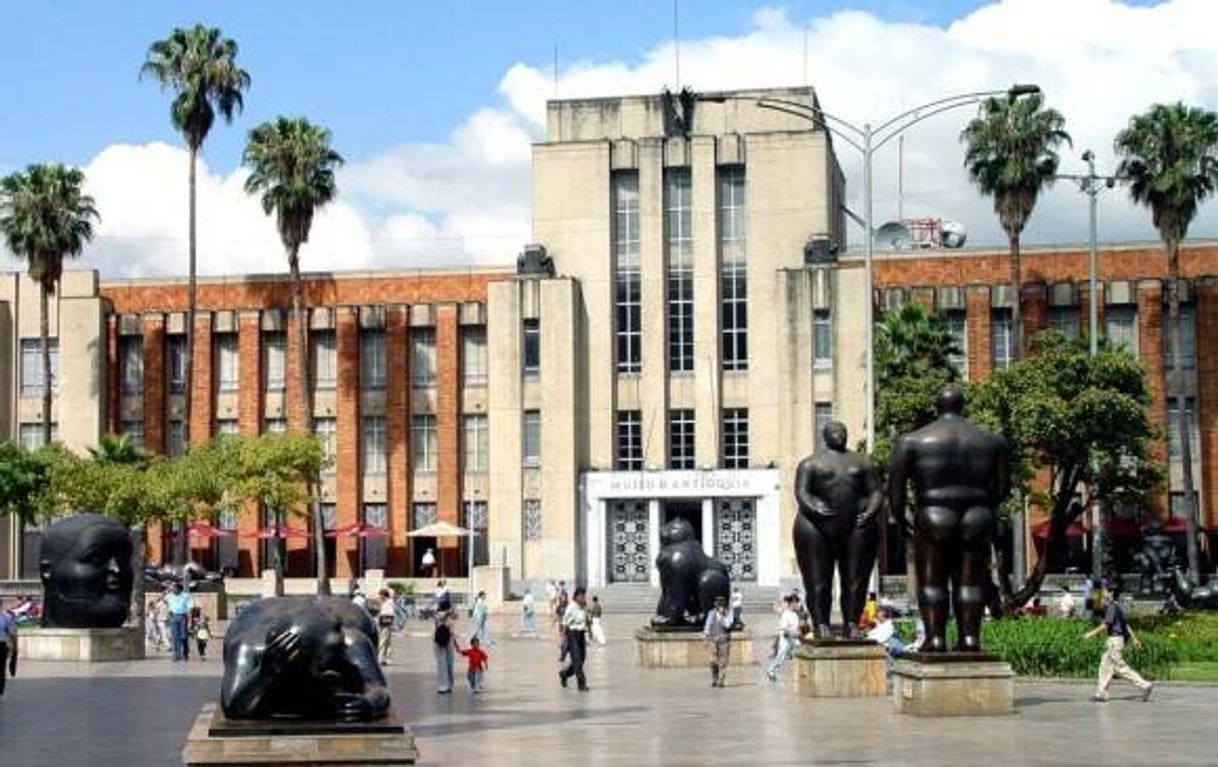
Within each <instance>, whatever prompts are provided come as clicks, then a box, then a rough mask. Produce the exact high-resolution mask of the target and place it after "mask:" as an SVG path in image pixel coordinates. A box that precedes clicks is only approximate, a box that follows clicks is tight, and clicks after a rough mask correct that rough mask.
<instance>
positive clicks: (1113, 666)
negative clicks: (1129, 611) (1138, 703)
mask: <svg viewBox="0 0 1218 767" xmlns="http://www.w3.org/2000/svg"><path fill="white" fill-rule="evenodd" d="M1103 599H1104V618H1103V620H1101V621H1100V625H1098V626H1096V627H1095V628H1093V629H1091V630H1090V631H1088V632H1087V633H1085V634H1083V638H1084V639H1091V638H1093V637H1096V636H1098V635H1100V634H1102V633H1107V634H1108V643H1107V645H1106V646H1105V647H1104V655H1103V657H1102V658H1100V676H1099V679H1097V680H1096V685H1095V695H1094V696H1092V698H1091V699H1092V700H1094V701H1095V702H1096V703H1106V702H1107V701H1108V685H1110V684H1112V677H1113V676H1114V675H1115V676H1119V677H1120V678H1122V679H1124V680H1125V681H1127V682H1130V683H1131V684H1134V685H1136V686H1137V688H1138V689H1139V690H1141V691H1142V700H1150V693H1151V690H1153V689H1154V687H1155V686H1154V685H1153V684H1152V683H1150V682H1148V681H1146V680H1145V679H1143V678H1142V677H1141V676H1140V675H1139V674H1138V672H1136V671H1134V670H1133V669H1132V668H1130V667H1129V664H1128V663H1126V662H1125V637H1129V640H1130V641H1131V642H1133V646H1134V647H1137V648H1138V649H1141V648H1142V642H1141V641H1140V640H1139V639H1138V635H1137V634H1135V633H1133V629H1132V628H1131V627H1130V626H1129V622H1128V621H1126V620H1125V611H1124V609H1122V608H1121V605H1120V603H1119V602H1118V601H1117V598H1116V594H1114V593H1113V592H1112V588H1111V587H1110V586H1109V585H1108V584H1104V596H1103Z"/></svg>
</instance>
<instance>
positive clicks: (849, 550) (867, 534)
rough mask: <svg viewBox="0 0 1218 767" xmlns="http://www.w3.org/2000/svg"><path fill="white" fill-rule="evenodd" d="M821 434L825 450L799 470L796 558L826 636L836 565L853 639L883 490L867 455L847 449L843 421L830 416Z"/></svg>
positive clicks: (846, 627) (846, 629) (847, 632)
mask: <svg viewBox="0 0 1218 767" xmlns="http://www.w3.org/2000/svg"><path fill="white" fill-rule="evenodd" d="M822 434H823V436H824V440H825V447H826V448H827V450H825V451H824V452H818V453H816V454H814V455H810V456H808V457H807V458H805V459H803V460H802V461H800V463H799V468H798V469H797V470H796V472H795V500H796V503H797V504H798V506H799V514H797V515H796V516H795V529H794V531H793V538H794V540H795V557H796V560H797V561H798V562H799V571H800V573H801V574H802V575H803V581H804V590H805V591H806V592H807V595H808V606H809V608H810V609H811V611H812V623H813V626H814V628H815V630H816V636H817V637H818V638H821V639H824V638H828V637H829V636H830V634H831V633H832V630H831V629H830V626H829V611H830V603H831V601H832V598H833V569H834V566H835V565H836V567H837V570H838V574H839V577H840V579H841V591H842V593H841V609H842V619H843V626H842V634H843V636H844V637H846V638H848V639H854V638H857V637H858V621H859V616H860V615H862V612H863V606H864V605H865V604H866V600H867V583H868V580H869V579H870V577H871V568H872V567H873V566H874V565H875V553H876V547H877V545H878V543H879V523H878V521H877V517H878V516H879V513H880V511H881V509H883V507H884V493H883V491H882V490H881V488H880V483H879V480H878V479H877V478H876V474H875V471H874V469H872V467H871V461H869V460H868V459H867V456H865V455H861V454H859V453H855V452H851V451H850V450H847V449H846V427H845V425H844V424H842V423H841V422H840V421H831V422H829V423H827V424H825V427H824V429H823V431H822Z"/></svg>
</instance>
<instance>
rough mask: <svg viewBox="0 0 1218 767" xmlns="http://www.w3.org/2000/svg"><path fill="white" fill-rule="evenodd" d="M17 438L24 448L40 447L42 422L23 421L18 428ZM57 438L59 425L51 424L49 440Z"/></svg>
mask: <svg viewBox="0 0 1218 767" xmlns="http://www.w3.org/2000/svg"><path fill="white" fill-rule="evenodd" d="M18 438H19V439H20V440H21V446H22V447H23V448H25V449H26V450H37V449H38V448H40V447H42V424H41V423H23V424H21V426H20V427H19V428H18ZM58 439H59V425H58V424H54V423H53V424H51V441H52V442H55V441H57V440H58Z"/></svg>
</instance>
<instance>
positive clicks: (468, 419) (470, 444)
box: [462, 415, 489, 474]
mask: <svg viewBox="0 0 1218 767" xmlns="http://www.w3.org/2000/svg"><path fill="white" fill-rule="evenodd" d="M464 432H465V433H464V435H462V437H463V440H464V442H465V472H466V473H467V474H477V473H481V472H484V471H486V470H487V463H488V457H489V456H488V452H487V451H488V450H489V442H488V440H487V418H486V416H485V415H467V416H465V429H464Z"/></svg>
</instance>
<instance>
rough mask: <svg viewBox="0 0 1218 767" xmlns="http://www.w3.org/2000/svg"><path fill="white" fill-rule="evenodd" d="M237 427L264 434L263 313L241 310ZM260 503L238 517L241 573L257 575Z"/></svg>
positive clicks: (243, 431) (243, 432) (247, 432)
mask: <svg viewBox="0 0 1218 767" xmlns="http://www.w3.org/2000/svg"><path fill="white" fill-rule="evenodd" d="M237 356H238V358H239V360H240V362H239V363H238V367H237V375H238V378H237V427H238V429H239V430H240V432H241V435H242V436H243V437H257V436H258V435H259V434H261V433H262V315H261V313H260V312H258V311H257V310H248V311H242V312H240V313H239V314H238V318H237ZM258 510H259V509H258V504H256V503H252V502H251V503H247V504H245V505H244V506H243V507H242V508H241V514H240V515H239V516H238V517H237V547H238V549H237V566H238V569H239V571H240V572H239V575H240V576H241V577H244V578H252V577H254V576H255V575H257V572H256V567H257V565H256V562H257V561H258V541H259V539H258V537H257V534H258V528H259V527H260V524H259V523H260V521H261V520H260V519H259V514H258Z"/></svg>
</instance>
